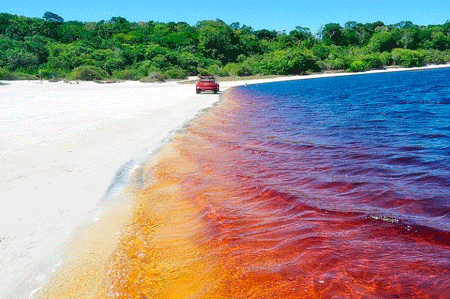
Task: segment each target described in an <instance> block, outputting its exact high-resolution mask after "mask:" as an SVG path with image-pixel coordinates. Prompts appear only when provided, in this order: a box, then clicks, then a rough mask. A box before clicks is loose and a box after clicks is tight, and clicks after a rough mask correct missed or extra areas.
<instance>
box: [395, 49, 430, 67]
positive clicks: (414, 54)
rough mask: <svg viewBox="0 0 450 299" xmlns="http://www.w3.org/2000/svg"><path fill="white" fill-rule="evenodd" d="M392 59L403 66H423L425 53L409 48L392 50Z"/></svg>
mask: <svg viewBox="0 0 450 299" xmlns="http://www.w3.org/2000/svg"><path fill="white" fill-rule="evenodd" d="M392 60H393V61H394V64H396V65H401V66H403V67H413V66H423V65H425V53H423V52H422V51H414V50H409V49H394V50H392Z"/></svg>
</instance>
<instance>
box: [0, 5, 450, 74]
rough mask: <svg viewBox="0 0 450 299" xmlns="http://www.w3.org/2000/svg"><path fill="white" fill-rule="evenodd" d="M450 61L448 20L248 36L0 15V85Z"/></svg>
mask: <svg viewBox="0 0 450 299" xmlns="http://www.w3.org/2000/svg"><path fill="white" fill-rule="evenodd" d="M449 61H450V22H449V21H447V22H446V23H445V24H443V25H429V26H418V25H415V24H413V23H411V22H400V23H398V24H393V25H385V24H384V23H382V22H375V23H367V24H361V23H357V22H353V21H352V22H347V23H346V24H345V25H344V26H341V25H340V24H336V23H330V24H326V25H325V26H323V28H322V29H321V30H320V32H319V33H318V35H317V36H315V35H313V34H312V33H311V32H310V30H309V29H308V28H304V27H301V26H298V27H296V28H295V29H294V30H292V31H290V32H289V33H286V32H277V31H274V30H267V29H262V30H254V29H253V28H251V27H249V26H246V25H242V26H241V25H240V24H239V23H232V24H226V23H225V22H223V21H221V20H204V21H200V22H198V23H197V24H196V25H195V26H190V25H189V24H187V23H184V22H169V23H161V22H153V21H149V22H137V23H135V22H129V21H128V20H126V19H125V18H122V17H113V18H111V19H110V20H109V21H99V22H78V21H68V22H66V21H64V19H63V18H62V17H60V16H58V15H57V14H55V13H51V12H46V13H45V14H44V16H43V18H28V17H24V16H17V15H12V14H8V13H0V79H14V78H38V77H39V76H40V77H42V78H45V79H50V78H52V77H57V78H75V77H77V76H78V77H79V76H80V74H83V72H86V71H88V73H89V74H90V75H89V76H88V77H86V78H88V79H96V78H97V79H99V78H105V77H110V78H119V79H130V80H137V79H141V78H145V77H147V76H149V75H150V74H159V76H164V77H166V78H184V77H186V76H188V75H197V74H214V75H219V76H226V75H238V76H247V75H254V74H261V75H272V74H276V75H295V74H306V73H313V72H321V71H327V70H344V71H365V70H370V69H379V68H383V67H385V66H389V65H399V66H404V67H412V66H422V65H426V64H440V63H446V62H449Z"/></svg>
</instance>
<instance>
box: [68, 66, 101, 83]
mask: <svg viewBox="0 0 450 299" xmlns="http://www.w3.org/2000/svg"><path fill="white" fill-rule="evenodd" d="M107 77H108V73H107V72H106V71H105V70H102V69H101V68H99V67H96V66H79V67H77V68H75V69H73V70H72V71H71V72H70V74H69V76H68V77H67V79H68V80H82V81H94V80H103V79H106V78H107Z"/></svg>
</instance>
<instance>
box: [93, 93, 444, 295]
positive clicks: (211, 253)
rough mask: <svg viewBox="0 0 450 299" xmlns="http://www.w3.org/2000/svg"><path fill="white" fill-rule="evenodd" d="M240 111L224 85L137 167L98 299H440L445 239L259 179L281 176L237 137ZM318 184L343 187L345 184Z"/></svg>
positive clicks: (243, 125) (247, 124)
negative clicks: (140, 170)
mask: <svg viewBox="0 0 450 299" xmlns="http://www.w3.org/2000/svg"><path fill="white" fill-rule="evenodd" d="M245 116H246V111H245V110H242V107H241V105H240V103H239V99H238V97H237V95H236V94H235V93H234V92H233V91H230V92H227V93H226V94H225V95H224V96H223V100H222V102H221V103H220V104H219V105H218V106H216V107H213V108H212V109H210V110H209V111H208V112H207V113H205V114H204V115H203V116H202V117H200V118H198V119H196V120H194V121H193V122H192V123H191V124H190V125H189V126H188V127H186V128H184V129H183V130H182V131H181V132H179V133H177V134H175V136H174V137H173V140H172V142H171V143H169V144H167V145H165V146H164V148H163V149H162V150H161V151H160V152H159V154H158V155H157V157H155V159H154V160H153V161H151V163H149V164H148V165H147V166H146V168H145V171H144V178H145V180H146V183H147V187H146V188H145V189H144V190H143V191H142V192H140V193H139V194H138V196H137V199H136V203H135V208H134V212H133V220H132V224H131V225H130V226H129V227H128V228H127V230H126V232H125V233H124V234H123V236H122V238H121V241H120V245H119V247H118V249H117V250H116V252H115V253H114V254H113V256H112V258H111V259H110V260H109V262H108V264H107V266H106V268H105V281H104V284H105V292H106V293H105V294H103V295H102V296H100V297H102V298H446V297H447V298H448V297H449V296H450V295H449V293H448V291H449V290H450V278H449V277H450V268H449V263H448V261H449V250H448V246H447V245H446V244H438V243H436V242H435V241H433V240H432V239H430V238H427V237H426V235H425V236H424V235H423V234H414V233H409V232H408V231H407V230H405V229H404V228H402V227H399V226H398V225H396V223H395V221H396V220H395V219H380V218H377V217H368V216H367V215H366V214H364V213H360V212H358V211H353V212H348V211H344V210H342V211H339V210H336V209H332V208H327V207H326V205H325V206H324V207H318V206H313V205H309V204H308V202H309V201H310V200H311V198H309V197H310V196H311V195H310V194H311V192H310V191H308V192H305V193H304V194H302V192H301V189H296V190H286V189H285V190H283V189H281V188H278V189H275V188H271V187H268V186H267V185H264V184H261V180H260V179H261V175H263V176H264V180H266V181H277V180H280V178H279V177H278V176H277V175H276V174H275V173H274V172H273V171H272V170H274V169H277V167H281V166H280V165H279V164H274V163H272V164H271V163H270V161H259V162H258V157H261V155H262V154H264V152H263V150H262V149H261V148H259V147H257V146H255V145H254V144H253V143H252V141H251V140H247V139H246V138H245V132H246V131H248V130H251V126H252V123H251V119H246V117H245ZM267 139H268V140H270V139H271V137H270V136H267ZM238 141H239V142H238ZM248 161H256V162H258V163H259V164H257V165H256V166H255V165H254V164H249V163H247V162H248ZM263 162H264V163H263ZM249 165H253V168H252V169H250V170H249V169H248V167H250V166H249ZM305 171H307V170H306V169H305ZM347 187H348V188H347ZM320 188H322V189H323V188H326V189H327V190H332V191H333V192H335V193H339V194H346V192H348V191H349V190H351V189H352V188H353V187H351V186H350V187H349V186H342V184H341V185H339V184H336V185H333V184H331V185H327V186H322V187H320ZM320 188H319V189H320ZM293 194H295V196H294V195H293ZM301 199H304V200H301Z"/></svg>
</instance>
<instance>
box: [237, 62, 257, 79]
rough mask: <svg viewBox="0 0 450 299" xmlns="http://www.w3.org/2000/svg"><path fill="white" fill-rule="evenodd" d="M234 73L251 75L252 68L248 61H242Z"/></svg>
mask: <svg viewBox="0 0 450 299" xmlns="http://www.w3.org/2000/svg"><path fill="white" fill-rule="evenodd" d="M235 74H236V75H238V76H251V75H253V69H252V67H251V66H250V65H249V64H248V63H243V64H240V65H238V67H237V68H236V73H235Z"/></svg>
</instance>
